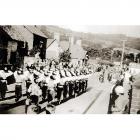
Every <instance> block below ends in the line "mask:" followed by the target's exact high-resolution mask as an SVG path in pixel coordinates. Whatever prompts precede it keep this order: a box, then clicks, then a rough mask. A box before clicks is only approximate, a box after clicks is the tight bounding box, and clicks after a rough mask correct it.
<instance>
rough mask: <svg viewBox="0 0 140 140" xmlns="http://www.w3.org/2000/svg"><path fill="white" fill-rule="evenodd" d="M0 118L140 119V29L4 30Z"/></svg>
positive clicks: (31, 27)
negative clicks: (114, 116) (125, 116)
mask: <svg viewBox="0 0 140 140" xmlns="http://www.w3.org/2000/svg"><path fill="white" fill-rule="evenodd" d="M0 114H140V26H134V25H133V26H132V25H131V26H130V25H120V26H119V25H118V26H117V25H96V26H95V25H93V26H92V25H90V26H89V25H85V26H83V25H79V26H78V25H1V26H0Z"/></svg>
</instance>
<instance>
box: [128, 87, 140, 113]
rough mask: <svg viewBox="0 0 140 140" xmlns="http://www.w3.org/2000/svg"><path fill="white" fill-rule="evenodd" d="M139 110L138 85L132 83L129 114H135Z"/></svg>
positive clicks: (139, 91)
mask: <svg viewBox="0 0 140 140" xmlns="http://www.w3.org/2000/svg"><path fill="white" fill-rule="evenodd" d="M139 110H140V87H139V86H136V85H134V86H133V92H132V102H131V110H130V114H137V112H138V111H139Z"/></svg>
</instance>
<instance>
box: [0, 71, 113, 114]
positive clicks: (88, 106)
mask: <svg viewBox="0 0 140 140" xmlns="http://www.w3.org/2000/svg"><path fill="white" fill-rule="evenodd" d="M98 77H99V73H94V74H92V75H91V76H90V77H89V82H88V84H89V85H88V89H87V92H86V93H84V94H82V95H80V96H78V97H76V98H72V99H70V100H68V101H66V102H64V103H62V104H60V105H57V106H56V111H55V114H106V113H107V111H108V103H109V94H110V91H111V87H112V85H111V84H110V83H108V82H107V81H106V80H105V82H104V83H100V82H99V80H98ZM7 94H10V95H13V98H11V99H7V100H5V101H1V107H3V106H4V107H5V106H6V109H5V110H4V111H1V114H24V113H25V105H24V102H25V98H26V97H25V96H23V97H22V99H21V100H20V102H19V103H15V102H14V93H7ZM7 96H8V95H7ZM7 106H8V107H7ZM45 106H46V102H42V103H41V108H45ZM41 114H45V111H42V112H41Z"/></svg>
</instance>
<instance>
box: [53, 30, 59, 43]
mask: <svg viewBox="0 0 140 140" xmlns="http://www.w3.org/2000/svg"><path fill="white" fill-rule="evenodd" d="M54 39H56V40H57V42H59V41H60V34H59V33H56V32H55V33H54Z"/></svg>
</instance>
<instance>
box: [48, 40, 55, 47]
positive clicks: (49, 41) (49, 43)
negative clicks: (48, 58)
mask: <svg viewBox="0 0 140 140" xmlns="http://www.w3.org/2000/svg"><path fill="white" fill-rule="evenodd" d="M55 41H56V39H48V40H47V48H48V47H49V46H50V45H51V44H52V43H53V42H55Z"/></svg>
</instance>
